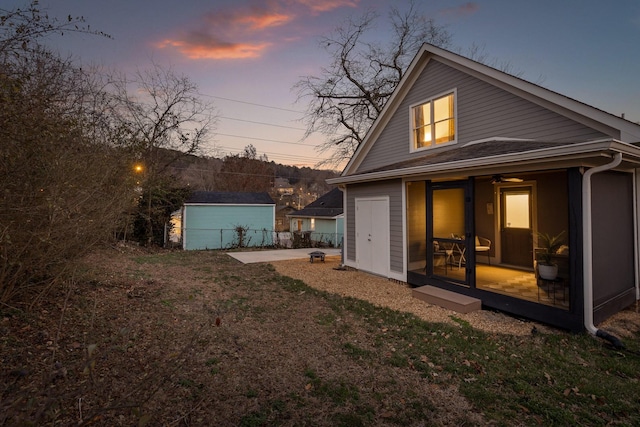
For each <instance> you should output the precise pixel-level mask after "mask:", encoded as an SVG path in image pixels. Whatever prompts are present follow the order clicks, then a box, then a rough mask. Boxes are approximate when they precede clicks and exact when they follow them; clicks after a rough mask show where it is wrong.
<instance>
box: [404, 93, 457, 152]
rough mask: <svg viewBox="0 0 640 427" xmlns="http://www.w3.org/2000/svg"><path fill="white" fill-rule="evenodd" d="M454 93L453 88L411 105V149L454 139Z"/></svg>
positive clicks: (438, 144)
mask: <svg viewBox="0 0 640 427" xmlns="http://www.w3.org/2000/svg"><path fill="white" fill-rule="evenodd" d="M455 95H456V92H455V90H454V91H451V92H448V93H446V94H443V95H439V96H437V97H434V98H431V99H430V100H428V101H426V102H424V103H421V104H418V105H414V106H412V107H411V128H412V133H413V137H412V147H411V148H412V151H415V150H422V149H426V148H433V147H437V146H440V145H442V144H446V143H450V142H452V141H453V142H454V141H455V140H456V117H455V113H456V100H455Z"/></svg>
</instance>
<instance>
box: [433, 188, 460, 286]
mask: <svg viewBox="0 0 640 427" xmlns="http://www.w3.org/2000/svg"><path fill="white" fill-rule="evenodd" d="M464 197H465V191H464V189H463V188H443V189H434V190H433V199H432V200H433V206H432V210H433V240H432V244H433V258H432V259H431V263H432V265H433V273H434V274H436V275H438V276H446V277H447V278H448V279H450V280H455V281H461V282H463V281H464V280H465V277H464V268H460V267H462V266H463V265H464V263H465V245H464V235H465V210H464V209H465V204H464Z"/></svg>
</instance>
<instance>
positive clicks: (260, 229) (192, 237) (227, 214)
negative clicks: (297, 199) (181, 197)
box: [182, 191, 275, 250]
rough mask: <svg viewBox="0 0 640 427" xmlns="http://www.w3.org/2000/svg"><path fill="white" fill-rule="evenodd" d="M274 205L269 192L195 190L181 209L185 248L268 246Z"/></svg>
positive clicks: (271, 237) (183, 245) (272, 226)
mask: <svg viewBox="0 0 640 427" xmlns="http://www.w3.org/2000/svg"><path fill="white" fill-rule="evenodd" d="M274 227H275V202H274V201H273V199H272V198H271V196H269V194H268V193H240V192H229V193H225V192H213V191H196V192H194V193H193V195H192V196H191V198H189V200H187V201H186V202H185V204H184V206H183V208H182V247H183V249H187V250H189V249H221V248H223V249H224V248H231V247H238V246H241V247H244V246H265V245H266V246H269V245H271V244H272V243H273V230H274Z"/></svg>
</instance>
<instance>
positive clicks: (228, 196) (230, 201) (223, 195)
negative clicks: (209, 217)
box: [185, 191, 276, 205]
mask: <svg viewBox="0 0 640 427" xmlns="http://www.w3.org/2000/svg"><path fill="white" fill-rule="evenodd" d="M196 203H209V204H224V205H275V204H276V203H275V202H274V201H273V199H272V198H271V196H270V195H269V193H267V192H262V193H245V192H223V191H194V192H193V194H192V195H191V197H190V198H189V199H188V200H187V201H186V202H185V204H196Z"/></svg>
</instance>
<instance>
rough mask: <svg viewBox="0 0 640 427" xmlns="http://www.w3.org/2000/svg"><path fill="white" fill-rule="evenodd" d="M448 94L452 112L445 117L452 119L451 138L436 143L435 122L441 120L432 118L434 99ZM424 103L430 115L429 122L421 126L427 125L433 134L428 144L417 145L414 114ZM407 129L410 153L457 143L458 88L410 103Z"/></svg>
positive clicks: (416, 127)
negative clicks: (428, 107)
mask: <svg viewBox="0 0 640 427" xmlns="http://www.w3.org/2000/svg"><path fill="white" fill-rule="evenodd" d="M450 95H453V112H452V116H451V117H449V118H447V119H446V120H453V139H451V140H450V141H446V142H441V143H438V142H436V138H435V135H436V132H435V128H436V124H437V123H442V122H443V121H442V120H440V121H436V120H435V119H434V114H435V112H434V108H433V106H434V103H435V101H437V100H439V99H442V98H445V97H447V96H450ZM426 104H429V105H430V109H429V110H430V117H429V123H428V124H426V125H424V126H423V127H426V126H429V127H430V133H431V135H433V137H432V140H431V143H430V144H429V145H424V146H421V147H419V146H418V141H417V140H416V133H417V132H416V131H417V129H418V128H419V127H418V126H416V119H415V114H416V111H417V108H418V107H422V106H423V105H426ZM409 131H410V133H411V142H410V147H409V151H410V152H411V153H415V152H422V151H425V150H433V149H435V148H439V147H444V146H448V145H452V144H457V142H458V89H457V88H453V89H450V90H447V91H444V92H441V93H438V94H437V95H435V96H432V97H430V98H427V99H424V100H421V101H420V102H417V103H415V104H411V105H410V106H409Z"/></svg>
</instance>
